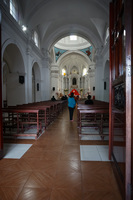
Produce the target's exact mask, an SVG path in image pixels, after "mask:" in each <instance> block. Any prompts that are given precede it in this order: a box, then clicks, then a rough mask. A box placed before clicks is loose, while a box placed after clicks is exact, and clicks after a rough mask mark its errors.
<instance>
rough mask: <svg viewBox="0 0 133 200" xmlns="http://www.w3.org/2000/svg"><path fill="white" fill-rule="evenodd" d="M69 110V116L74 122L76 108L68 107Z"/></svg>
mask: <svg viewBox="0 0 133 200" xmlns="http://www.w3.org/2000/svg"><path fill="white" fill-rule="evenodd" d="M68 108H69V116H70V120H73V112H74V108H71V107H68Z"/></svg>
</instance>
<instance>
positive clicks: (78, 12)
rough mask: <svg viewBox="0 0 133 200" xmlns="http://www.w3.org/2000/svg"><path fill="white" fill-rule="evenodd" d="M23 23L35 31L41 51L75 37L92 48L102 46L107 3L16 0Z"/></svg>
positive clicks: (107, 12)
mask: <svg viewBox="0 0 133 200" xmlns="http://www.w3.org/2000/svg"><path fill="white" fill-rule="evenodd" d="M19 2H20V6H21V8H22V13H23V20H24V23H25V25H27V26H28V28H29V29H30V30H33V29H37V30H38V33H39V36H40V39H41V48H44V49H48V50H50V48H51V47H53V45H54V44H55V43H56V42H57V41H59V40H60V39H61V38H63V37H66V36H68V35H70V34H76V35H78V36H81V37H83V38H85V39H87V40H88V41H89V42H90V43H92V45H93V46H94V48H99V47H101V46H102V45H103V43H104V37H105V31H106V28H107V27H108V24H109V2H110V0H23V1H22V0H19Z"/></svg>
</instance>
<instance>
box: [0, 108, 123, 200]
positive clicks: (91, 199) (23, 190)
mask: <svg viewBox="0 0 133 200" xmlns="http://www.w3.org/2000/svg"><path fill="white" fill-rule="evenodd" d="M76 116H77V115H76V110H75V113H74V121H73V122H70V121H69V113H68V109H66V110H64V111H63V112H62V113H61V114H60V115H59V117H58V118H57V119H55V121H54V122H53V123H52V124H51V125H50V126H49V127H48V128H47V130H46V131H45V133H44V134H43V135H42V136H41V137H40V138H39V139H38V140H36V141H34V142H33V140H32V142H31V143H30V140H28V142H29V143H27V141H26V140H21V141H20V140H16V141H15V142H14V141H12V143H14V144H20V143H22V144H32V146H31V147H30V148H29V149H28V150H27V151H26V152H25V153H24V154H23V156H21V157H20V158H19V159H18V158H17V159H16V158H12V159H11V158H4V159H2V160H0V200H122V198H121V195H120V192H119V189H118V185H117V183H116V179H115V177H114V174H113V170H112V167H111V163H110V161H108V160H107V161H106V160H104V161H102V157H101V156H100V158H101V159H100V160H98V159H94V158H95V157H96V154H98V155H100V152H104V153H103V155H104V154H107V152H108V142H107V140H106V142H103V141H98V140H92V141H91V140H86V139H85V140H83V138H82V140H81V137H80V136H79V135H78V129H77V121H76ZM87 141H88V143H87ZM6 142H7V141H5V143H6ZM8 142H9V141H8ZM84 153H85V154H84ZM86 153H87V154H86ZM88 155H89V156H88ZM101 155H102V154H101ZM83 156H85V160H84V159H83V160H82V157H83ZM87 156H88V157H87ZM106 156H107V155H106ZM89 157H91V159H92V160H89ZM103 158H105V157H103ZM106 158H107V157H106Z"/></svg>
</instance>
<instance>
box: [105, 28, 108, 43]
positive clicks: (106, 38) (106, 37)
mask: <svg viewBox="0 0 133 200" xmlns="http://www.w3.org/2000/svg"><path fill="white" fill-rule="evenodd" d="M108 37H109V27H108V28H107V30H106V36H105V44H106V43H107V40H108Z"/></svg>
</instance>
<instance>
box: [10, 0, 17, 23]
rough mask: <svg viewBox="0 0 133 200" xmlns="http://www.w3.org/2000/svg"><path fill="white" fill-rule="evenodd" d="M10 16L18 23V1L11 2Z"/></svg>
mask: <svg viewBox="0 0 133 200" xmlns="http://www.w3.org/2000/svg"><path fill="white" fill-rule="evenodd" d="M10 14H11V15H12V16H13V17H14V19H15V20H16V21H17V22H18V20H19V19H18V15H19V11H18V4H17V2H16V0H10Z"/></svg>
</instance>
